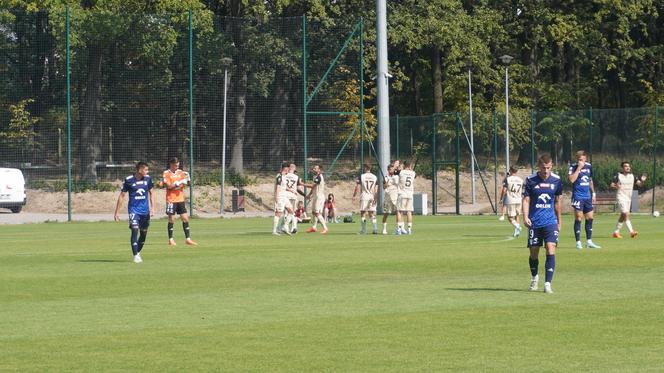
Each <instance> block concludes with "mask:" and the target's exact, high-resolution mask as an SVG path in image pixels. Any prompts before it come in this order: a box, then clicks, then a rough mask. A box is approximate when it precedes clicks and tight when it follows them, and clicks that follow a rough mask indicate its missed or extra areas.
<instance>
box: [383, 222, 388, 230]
mask: <svg viewBox="0 0 664 373" xmlns="http://www.w3.org/2000/svg"><path fill="white" fill-rule="evenodd" d="M383 230H384V231H386V230H387V223H383Z"/></svg>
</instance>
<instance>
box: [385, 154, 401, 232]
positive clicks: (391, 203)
mask: <svg viewBox="0 0 664 373" xmlns="http://www.w3.org/2000/svg"><path fill="white" fill-rule="evenodd" d="M398 185H399V175H396V174H395V173H394V164H391V165H389V166H387V176H385V180H384V181H383V188H384V190H385V201H384V202H383V234H387V218H388V217H389V216H390V214H396V212H397V199H398V198H399V187H398Z"/></svg>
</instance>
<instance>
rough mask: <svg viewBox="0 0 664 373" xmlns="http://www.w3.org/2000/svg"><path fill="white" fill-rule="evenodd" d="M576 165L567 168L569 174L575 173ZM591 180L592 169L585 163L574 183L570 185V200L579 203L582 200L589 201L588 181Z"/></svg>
mask: <svg viewBox="0 0 664 373" xmlns="http://www.w3.org/2000/svg"><path fill="white" fill-rule="evenodd" d="M577 167H578V165H577V164H576V163H574V164H573V165H571V166H570V168H569V174H570V175H571V174H573V173H574V172H576V169H577ZM592 178H593V167H592V166H591V165H590V163H588V162H586V164H584V165H583V168H582V169H581V172H579V177H577V178H576V181H575V182H574V184H573V185H572V200H575V201H581V200H584V199H591V198H592V196H591V194H590V180H592Z"/></svg>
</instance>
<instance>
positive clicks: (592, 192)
mask: <svg viewBox="0 0 664 373" xmlns="http://www.w3.org/2000/svg"><path fill="white" fill-rule="evenodd" d="M589 187H590V193H591V194H590V195H591V196H592V199H593V204H595V203H596V202H597V193H595V183H594V182H593V179H590V185H589Z"/></svg>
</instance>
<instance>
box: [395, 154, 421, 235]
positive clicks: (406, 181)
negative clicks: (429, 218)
mask: <svg viewBox="0 0 664 373" xmlns="http://www.w3.org/2000/svg"><path fill="white" fill-rule="evenodd" d="M416 176H417V175H415V171H413V166H412V164H411V163H410V161H404V162H403V170H401V172H399V196H398V197H397V235H399V234H412V233H413V193H414V192H415V177H416ZM404 213H406V218H407V220H408V229H407V230H406V229H404V227H403V214H404Z"/></svg>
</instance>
